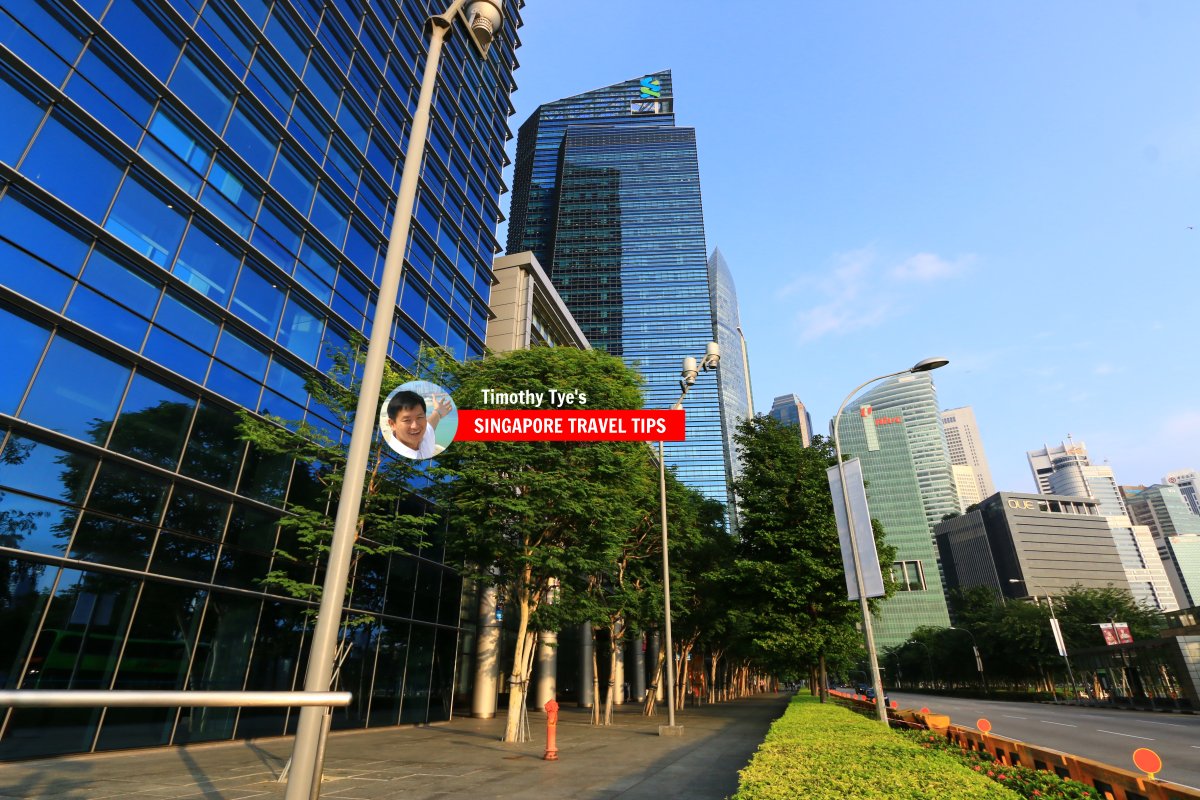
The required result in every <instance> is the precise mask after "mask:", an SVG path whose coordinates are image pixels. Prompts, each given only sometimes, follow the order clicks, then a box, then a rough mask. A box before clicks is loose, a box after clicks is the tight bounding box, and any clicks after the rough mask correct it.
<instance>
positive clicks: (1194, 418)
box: [1162, 411, 1200, 437]
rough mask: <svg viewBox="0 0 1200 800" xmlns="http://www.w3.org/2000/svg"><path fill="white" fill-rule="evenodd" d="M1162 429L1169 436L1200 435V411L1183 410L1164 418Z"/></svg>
mask: <svg viewBox="0 0 1200 800" xmlns="http://www.w3.org/2000/svg"><path fill="white" fill-rule="evenodd" d="M1162 431H1163V433H1164V434H1166V435H1167V436H1169V437H1184V436H1200V411H1181V412H1180V413H1178V414H1172V415H1171V416H1169V417H1167V418H1166V419H1164V420H1163V423H1162Z"/></svg>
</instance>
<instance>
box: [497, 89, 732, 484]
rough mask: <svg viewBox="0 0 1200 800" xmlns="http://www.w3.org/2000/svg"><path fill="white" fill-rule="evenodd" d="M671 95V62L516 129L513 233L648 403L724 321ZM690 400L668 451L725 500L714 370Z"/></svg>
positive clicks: (685, 140)
mask: <svg viewBox="0 0 1200 800" xmlns="http://www.w3.org/2000/svg"><path fill="white" fill-rule="evenodd" d="M671 95H672V83H671V73H670V72H669V71H668V72H660V73H654V74H652V75H647V76H645V77H643V78H635V79H632V80H628V81H625V82H623V83H619V84H615V85H613V86H608V87H605V88H602V89H597V90H595V91H591V92H586V93H584V94H581V95H576V96H574V97H569V98H566V99H564V100H557V101H555V102H552V103H547V104H545V105H542V106H540V107H539V108H538V110H537V111H535V112H534V114H533V115H532V116H531V117H530V118H529V119H528V120H527V121H526V122H525V123H524V124H523V125H522V126H521V129H520V133H519V134H518V138H517V161H516V166H515V174H514V181H513V200H512V213H511V215H510V221H509V234H508V248H509V252H510V253H511V252H518V251H521V250H531V251H533V253H534V254H535V256H536V257H537V258H538V260H539V261H540V262H541V263H542V265H543V267H545V268H546V271H547V273H548V274H549V275H550V280H551V282H552V283H553V284H554V288H555V289H556V290H557V291H558V293H559V294H560V295H561V296H562V298H563V301H564V302H565V303H566V304H567V307H568V308H569V309H570V311H571V314H572V316H574V317H575V320H576V322H578V323H579V327H580V328H581V329H582V330H583V332H584V335H586V336H587V338H588V341H590V342H591V343H592V346H593V347H596V348H601V349H604V350H606V351H607V352H609V353H612V354H613V355H618V356H621V357H622V358H624V359H625V361H626V363H629V364H632V365H636V366H637V367H638V369H639V370H640V371H641V373H642V375H643V376H644V377H645V379H646V387H645V396H646V406H647V408H669V407H670V406H671V405H672V404H673V403H674V402H675V401H676V400H677V399H678V398H679V372H680V365H681V362H682V360H683V358H684V357H686V356H692V357H695V358H700V357H701V356H703V354H704V351H705V347H706V345H707V344H708V342H710V341H712V337H713V333H714V329H713V326H714V313H713V308H712V297H711V292H710V287H709V280H708V258H707V248H706V245H705V238H704V215H703V208H702V205H701V195H700V175H699V166H698V162H697V155H696V132H695V130H694V129H692V128H682V127H677V126H676V125H675V118H674V115H673V113H672V112H673V109H674V100H673V98H672V96H671ZM722 369H724V366H722ZM685 410H686V412H687V441H686V442H668V443H667V445H666V457H667V462H668V463H670V464H672V465H673V466H674V467H675V468H676V470H677V473H678V476H679V478H680V480H682V481H683V482H684V483H686V484H688V485H689V486H692V487H693V488H695V489H697V490H699V491H701V492H702V493H704V494H705V495H706V496H707V497H709V498H711V499H713V500H717V501H719V502H721V503H727V502H728V499H729V498H728V486H729V477H728V474H727V462H726V455H725V439H724V434H723V431H722V422H721V405H720V401H719V388H718V384H717V381H716V380H714V379H713V378H712V377H710V376H704V377H701V378H698V379H697V381H696V384H695V386H694V387H693V388H692V390H691V391H690V392H689V394H688V399H687V403H686V407H685Z"/></svg>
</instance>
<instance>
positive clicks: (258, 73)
mask: <svg viewBox="0 0 1200 800" xmlns="http://www.w3.org/2000/svg"><path fill="white" fill-rule="evenodd" d="M246 85H247V86H248V87H249V88H250V90H251V91H252V92H254V96H255V97H257V98H258V99H259V101H260V102H261V103H262V104H263V105H264V106H266V107H267V110H268V111H270V112H271V113H272V114H274V115H275V118H276V119H277V120H279V121H280V122H282V123H286V122H287V120H288V112H289V111H291V108H292V100H293V98H294V97H295V95H296V81H295V79H294V78H292V77H291V76H289V75H287V74H286V73H285V71H284V69H283V68H282V67H280V66H279V65H277V64H276V63H275V61H274V57H273V56H271V55H270V53H269V52H268V51H267V50H266V49H265V48H264V47H263V46H262V45H259V48H258V51H257V53H256V54H255V56H254V63H253V64H251V65H250V74H248V75H247V76H246ZM263 174H264V175H265V174H266V172H265V171H264V172H263Z"/></svg>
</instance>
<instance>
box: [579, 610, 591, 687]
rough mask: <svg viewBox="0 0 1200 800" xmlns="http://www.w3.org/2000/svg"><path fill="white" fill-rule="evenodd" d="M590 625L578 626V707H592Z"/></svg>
mask: <svg viewBox="0 0 1200 800" xmlns="http://www.w3.org/2000/svg"><path fill="white" fill-rule="evenodd" d="M593 646H594V643H593V642H592V623H590V622H585V623H583V624H582V625H580V626H579V707H580V708H591V707H592V680H593V677H592V647H593Z"/></svg>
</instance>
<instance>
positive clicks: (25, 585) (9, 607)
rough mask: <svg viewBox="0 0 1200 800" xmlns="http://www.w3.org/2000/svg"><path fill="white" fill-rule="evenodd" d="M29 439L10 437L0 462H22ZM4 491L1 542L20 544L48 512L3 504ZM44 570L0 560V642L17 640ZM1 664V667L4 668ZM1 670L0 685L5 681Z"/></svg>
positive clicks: (26, 563)
mask: <svg viewBox="0 0 1200 800" xmlns="http://www.w3.org/2000/svg"><path fill="white" fill-rule="evenodd" d="M32 447H33V444H32V442H25V441H20V440H17V439H16V438H15V437H14V438H12V439H10V440H9V442H8V445H7V446H6V447H5V448H4V450H3V452H0V462H2V463H4V464H8V465H14V466H15V465H18V464H22V463H24V461H25V460H26V459H27V458H28V457H29V451H30V450H31V449H32ZM3 503H4V492H0V545H3V546H4V547H14V548H15V547H20V546H21V541H22V540H23V539H24V538H25V534H27V533H28V532H29V531H31V530H32V529H33V528H34V526H35V525H36V524H37V518H38V517H43V516H46V515H47V514H48V512H46V511H20V510H18V509H11V508H4V506H3ZM45 570H46V566H45V565H44V564H37V563H35V562H33V561H26V560H23V559H15V558H6V559H3V560H0V642H8V643H9V644H10V646H11V645H14V644H16V643H17V642H19V641H20V640H21V639H20V631H21V628H22V627H23V624H24V621H25V619H26V618H27V617H28V616H30V615H32V611H33V607H34V605H35V604H36V603H37V600H38V595H37V593H36V587H37V583H38V578H40V577H41V575H42V573H44V572H45ZM7 667H8V665H7V664H0V668H7ZM3 677H4V675H3V673H0V685H6V683H7V682H6V681H4V680H2V679H3Z"/></svg>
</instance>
